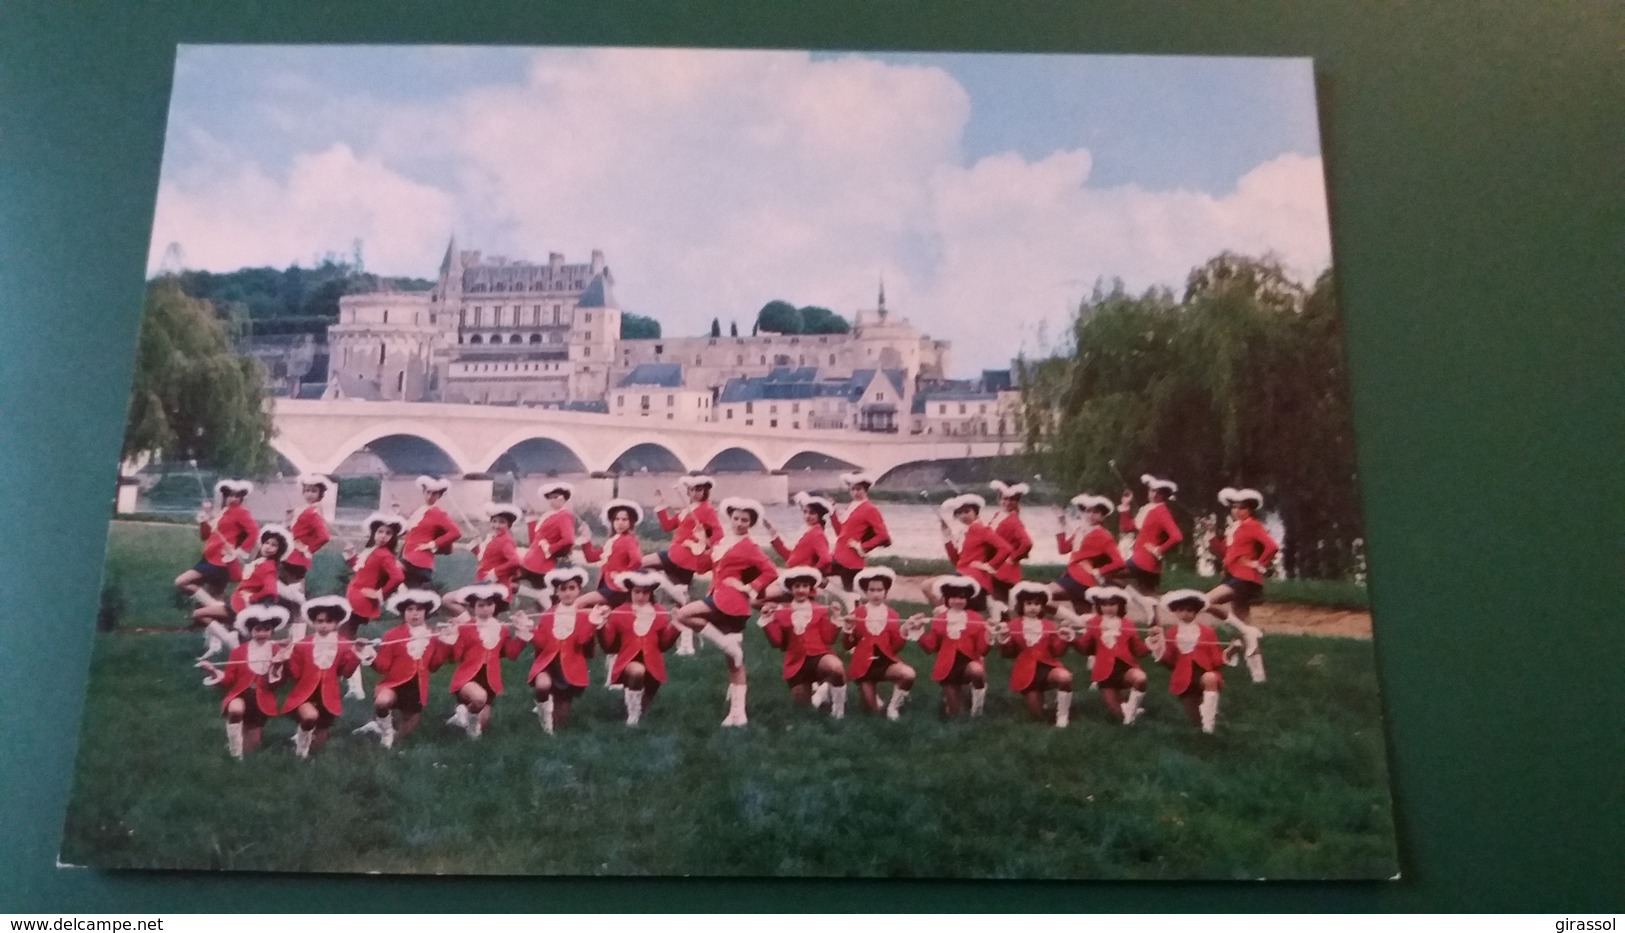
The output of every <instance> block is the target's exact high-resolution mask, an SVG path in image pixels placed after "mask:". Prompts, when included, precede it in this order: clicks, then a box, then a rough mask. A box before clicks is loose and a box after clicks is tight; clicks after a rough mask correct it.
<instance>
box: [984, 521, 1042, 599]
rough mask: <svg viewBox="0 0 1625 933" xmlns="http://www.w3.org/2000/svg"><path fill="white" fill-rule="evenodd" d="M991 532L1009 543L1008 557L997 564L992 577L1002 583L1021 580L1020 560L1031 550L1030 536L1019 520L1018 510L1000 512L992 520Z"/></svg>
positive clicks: (1031, 540) (1025, 557)
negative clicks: (997, 569) (997, 566)
mask: <svg viewBox="0 0 1625 933" xmlns="http://www.w3.org/2000/svg"><path fill="white" fill-rule="evenodd" d="M993 533H994V534H996V535H998V536H999V537H1001V538H1003V539H1004V540H1006V541H1008V542H1009V543H1010V559H1009V560H1007V561H1005V562H1004V563H1002V564H1000V565H999V572H998V573H995V574H994V575H993V579H995V580H999V581H1002V582H1004V583H1020V582H1021V562H1022V561H1024V560H1026V559H1027V555H1029V554H1031V553H1032V552H1033V539H1032V536H1031V535H1029V534H1027V526H1026V525H1025V524H1024V523H1023V522H1022V521H1021V513H1019V512H1000V513H999V517H998V518H997V519H995V520H994V522H993Z"/></svg>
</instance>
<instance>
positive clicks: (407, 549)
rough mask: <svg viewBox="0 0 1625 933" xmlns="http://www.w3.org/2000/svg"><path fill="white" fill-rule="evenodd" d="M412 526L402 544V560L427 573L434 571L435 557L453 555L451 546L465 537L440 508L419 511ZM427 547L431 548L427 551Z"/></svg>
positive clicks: (424, 508) (413, 519) (407, 530)
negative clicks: (437, 555)
mask: <svg viewBox="0 0 1625 933" xmlns="http://www.w3.org/2000/svg"><path fill="white" fill-rule="evenodd" d="M410 524H411V527H410V528H408V529H406V536H405V538H404V539H403V540H402V542H401V560H403V561H406V562H407V563H408V564H411V565H412V566H414V567H421V568H423V569H425V570H433V569H434V556H435V555H436V554H450V553H451V545H452V542H454V541H456V540H457V539H458V538H461V537H462V536H463V530H462V529H461V528H458V527H457V523H456V522H454V521H452V520H451V516H450V515H447V514H446V510H445V509H443V508H441V507H440V506H438V505H426V506H424V507H423V508H421V509H418V511H417V514H415V515H413V516H412V518H411V519H410ZM426 544H427V545H431V547H429V548H425V547H424V545H426Z"/></svg>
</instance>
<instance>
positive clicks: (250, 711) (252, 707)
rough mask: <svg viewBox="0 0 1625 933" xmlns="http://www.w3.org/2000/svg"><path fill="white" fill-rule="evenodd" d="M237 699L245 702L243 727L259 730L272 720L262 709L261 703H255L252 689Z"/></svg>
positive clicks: (239, 695)
mask: <svg viewBox="0 0 1625 933" xmlns="http://www.w3.org/2000/svg"><path fill="white" fill-rule="evenodd" d="M235 699H238V700H242V701H243V725H245V726H252V727H254V728H256V729H257V728H259V727H260V726H263V725H265V723H266V722H267V721H269V720H270V718H271V717H269V716H267V715H265V710H262V709H260V705H259V703H257V702H255V700H254V691H253V689H252V688H250V689H249V690H246V691H244V692H243V693H240V694H238V695H237V696H236V697H235Z"/></svg>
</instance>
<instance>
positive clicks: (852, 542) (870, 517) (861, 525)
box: [829, 499, 891, 570]
mask: <svg viewBox="0 0 1625 933" xmlns="http://www.w3.org/2000/svg"><path fill="white" fill-rule="evenodd" d="M829 521H830V524H831V525H832V526H833V527H834V528H835V547H834V550H833V552H832V553H831V555H830V557H831V559H832V560H833V561H834V562H835V563H836V564H838V565H839V566H842V567H845V568H846V569H848V570H860V569H862V568H863V565H864V558H865V556H866V555H867V554H868V553H869V552H870V551H872V550H874V549H875V548H878V547H885V546H887V545H889V544H891V532H889V531H887V530H886V522H885V521H884V520H883V519H882V518H881V517H880V509H878V508H876V507H875V504H874V503H873V502H871V501H869V500H868V499H865V500H863V501H862V502H858V503H854V504H853V506H852V508H851V510H850V511H848V512H847V513H846V517H845V518H842V517H841V516H840V515H838V514H836V513H833V512H832V513H830V516H829Z"/></svg>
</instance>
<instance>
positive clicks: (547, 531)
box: [510, 480, 576, 609]
mask: <svg viewBox="0 0 1625 933" xmlns="http://www.w3.org/2000/svg"><path fill="white" fill-rule="evenodd" d="M575 491H576V490H575V487H574V486H572V485H570V484H569V483H566V482H564V481H562V480H547V481H545V482H543V483H542V485H541V486H540V487H539V488H538V489H537V492H539V493H541V496H542V501H543V502H545V503H547V510H546V512H545V513H537V512H534V511H533V512H531V513H530V515H531V517H530V518H529V520H528V521H527V522H526V525H525V530H526V533H527V534H529V535H530V545H529V546H528V547H526V548H525V556H524V557H523V558H521V559H520V569H519V575H520V577H521V579H522V580H523V582H524V586H523V587H522V588H521V589H520V590H518V591H517V592H515V595H517V596H526V597H530V598H532V599H535V600H536V602H537V603H538V604H539V605H540V606H541V607H542V608H543V609H546V608H547V600H546V599H543V598H542V597H541V595H540V594H539V592H538V593H533V592H531V590H537V591H540V590H542V589H544V588H545V587H546V586H547V572H548V571H549V570H552V569H553V568H555V567H559V566H563V565H564V564H565V563H566V562H568V561H569V559H570V552H571V551H573V550H575V545H576V516H575V513H574V512H572V511H570V500H571V499H572V498H573V497H574V496H575ZM537 514H541V517H540V518H536V517H535V516H536V515H537ZM510 592H514V591H510Z"/></svg>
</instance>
